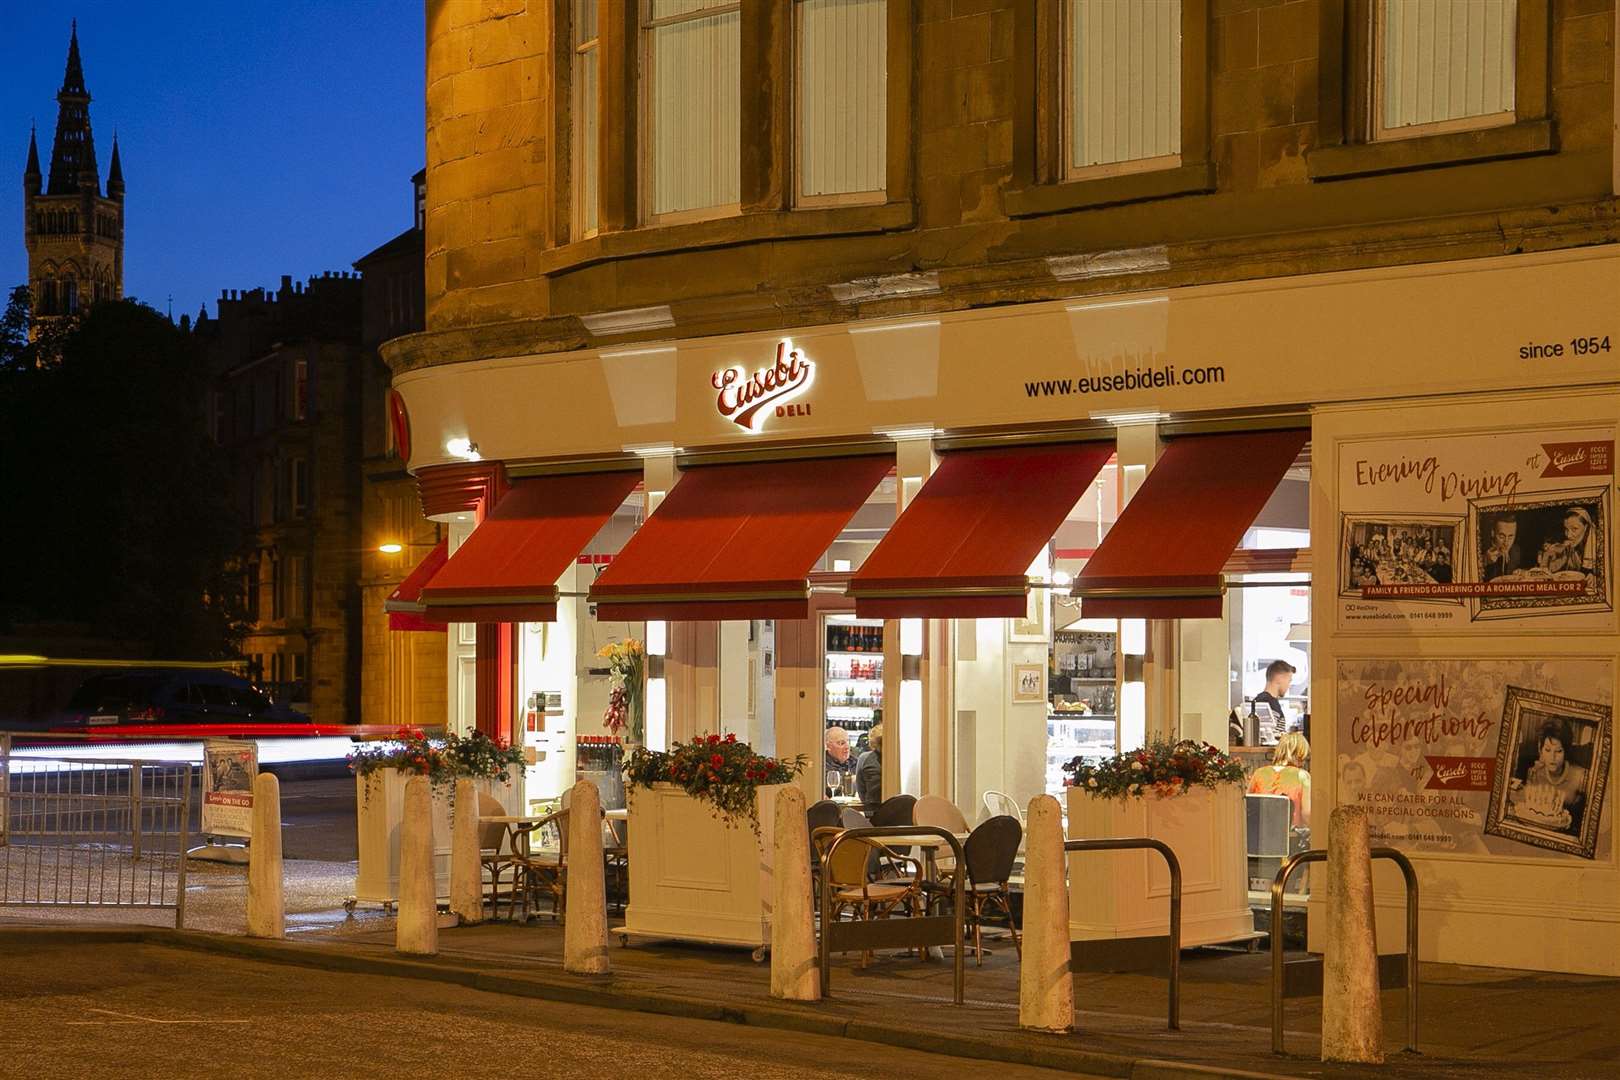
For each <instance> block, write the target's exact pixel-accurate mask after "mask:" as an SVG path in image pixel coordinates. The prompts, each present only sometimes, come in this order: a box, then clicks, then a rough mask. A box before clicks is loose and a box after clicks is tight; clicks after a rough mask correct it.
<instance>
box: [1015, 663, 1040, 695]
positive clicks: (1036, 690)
mask: <svg viewBox="0 0 1620 1080" xmlns="http://www.w3.org/2000/svg"><path fill="white" fill-rule="evenodd" d="M1012 699H1013V704H1014V705H1030V704H1034V703H1035V702H1038V701H1045V700H1046V665H1045V664H1014V665H1013V682H1012Z"/></svg>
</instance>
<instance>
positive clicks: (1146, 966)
mask: <svg viewBox="0 0 1620 1080" xmlns="http://www.w3.org/2000/svg"><path fill="white" fill-rule="evenodd" d="M1148 849H1151V850H1153V851H1157V852H1158V853H1159V854H1160V855H1163V856H1164V863H1165V865H1166V866H1167V867H1169V869H1170V932H1169V933H1168V934H1155V935H1151V936H1146V937H1129V938H1097V939H1093V940H1088V941H1071V942H1069V971H1070V973H1071V974H1072V973H1074V972H1082V971H1093V972H1094V971H1150V972H1152V973H1154V974H1158V973H1160V972H1161V971H1162V972H1163V973H1164V974H1166V975H1167V976H1168V977H1169V979H1170V1004H1169V1007H1168V1008H1167V1010H1166V1011H1167V1013H1168V1026H1169V1028H1170V1030H1171V1031H1180V1030H1181V860H1180V859H1177V858H1176V853H1175V852H1174V851H1171V850H1170V846H1169V845H1168V844H1165V843H1163V842H1162V841H1159V840H1154V839H1152V838H1150V837H1146V836H1132V837H1122V838H1119V839H1112V840H1068V841H1065V842H1064V844H1063V852H1064V854H1065V855H1067V854H1068V853H1069V852H1071V851H1133V850H1148ZM1160 956H1163V957H1165V961H1166V963H1165V966H1162V967H1161V966H1160V964H1159V963H1158V962H1157V957H1160Z"/></svg>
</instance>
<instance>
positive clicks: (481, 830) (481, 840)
mask: <svg viewBox="0 0 1620 1080" xmlns="http://www.w3.org/2000/svg"><path fill="white" fill-rule="evenodd" d="M505 813H506V807H504V806H502V805H501V803H500V800H499V799H497V798H495V796H493V795H491V794H489V793H488V792H482V791H481V792H479V793H478V816H479V817H500V816H502V815H503V814H505ZM478 863H479V867H480V868H481V869H482V870H483V872H484V873H486V874H488V875H489V908H490V914H491V915H492V916H493V917H495V918H499V917H500V913H501V897H500V893H501V882H502V879H503V878H506V877H510V881H509V882H508V883H507V891H506V899H507V904H508V911H515V910H516V909H517V903H518V894H519V892H520V890H521V887H522V885H521V878H522V876H523V870H522V867H521V866H520V865H519V860H518V852H517V848H516V846H515V843H514V838H513V835H512V831H511V830H510V829H508V828H507V827H506V825H504V824H503V823H501V822H499V821H491V822H489V823H487V824H483V823H481V824H480V825H479V826H478Z"/></svg>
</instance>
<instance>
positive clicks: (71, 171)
mask: <svg viewBox="0 0 1620 1080" xmlns="http://www.w3.org/2000/svg"><path fill="white" fill-rule="evenodd" d="M56 102H57V115H56V139H55V141H54V142H53V143H52V144H51V169H50V174H49V179H47V178H46V175H45V174H44V173H42V172H41V171H40V168H39V146H38V143H37V141H36V139H35V135H34V133H33V132H29V134H28V164H27V166H26V167H25V168H24V170H23V241H24V243H25V244H26V245H27V247H28V289H29V293H30V296H31V297H32V300H33V325H32V327H31V332H32V333H37V332H38V330H39V328H40V327H41V326H42V325H44V324H46V323H48V322H50V321H51V320H53V319H59V318H62V317H63V316H67V315H73V314H76V313H77V312H78V311H80V310H81V309H83V308H85V307H88V306H89V305H90V304H92V303H95V302H96V301H98V300H116V299H118V298H119V297H121V296H123V295H124V169H123V164H122V162H120V161H119V159H118V139H117V136H114V138H113V144H112V161H111V164H110V165H109V166H108V168H107V188H106V195H105V196H104V195H103V194H102V187H101V173H100V171H99V170H98V169H97V167H96V141H95V137H94V135H92V134H91V131H90V91H89V90H87V89H85V84H84V65H83V63H82V62H81V61H80V59H79V28H78V24H77V23H75V24H74V26H73V30H72V34H71V36H70V37H69V39H68V55H67V70H66V71H65V72H64V73H63V75H62V88H61V89H60V90H58V91H57V93H56Z"/></svg>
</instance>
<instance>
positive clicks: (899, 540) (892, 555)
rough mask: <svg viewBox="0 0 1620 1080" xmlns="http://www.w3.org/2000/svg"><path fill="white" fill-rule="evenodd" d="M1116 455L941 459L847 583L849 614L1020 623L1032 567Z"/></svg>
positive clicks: (1097, 449)
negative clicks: (1014, 620) (851, 609)
mask: <svg viewBox="0 0 1620 1080" xmlns="http://www.w3.org/2000/svg"><path fill="white" fill-rule="evenodd" d="M1113 452H1114V446H1113V444H1112V443H1060V444H1054V445H1050V446H1018V447H1006V448H998V449H994V450H958V451H954V452H952V453H948V454H946V455H944V457H943V458H942V459H941V461H940V463H939V468H937V469H935V470H934V474H933V475H932V476H930V477H929V478H928V481H927V482H926V483H925V484H923V486H922V490H921V491H919V492H918V493H917V495H916V497H915V498H914V499H912V500H911V505H910V506H908V507H906V510H905V512H904V513H903V514H901V515H900V518H899V520H897V521H896V522H895V523H894V526H893V527H892V528H891V529H889V534H888V535H887V536H885V537H884V538H883V542H882V543H880V544H878V546H877V547H876V548H875V549H873V551H872V553H871V554H870V555H868V556H867V557H866V562H865V563H864V564H862V566H861V569H860V571H859V572H858V573H857V574H856V575H855V576H854V578H852V579H851V580H850V583H849V587H848V590H847V591H848V593H849V595H850V596H852V597H854V598H855V611H856V613H857V614H859V615H863V616H874V617H881V618H891V619H893V618H1007V617H1011V618H1016V617H1020V616H1022V615H1023V614H1024V613H1025V611H1026V610H1027V605H1028V594H1029V579H1028V576H1027V575H1028V572H1029V566H1030V563H1032V562H1033V561H1034V560H1035V556H1036V555H1037V554H1039V553H1040V550H1041V548H1042V547H1043V546H1044V545H1045V544H1046V543H1047V541H1049V540H1051V539H1052V537H1053V535H1055V534H1056V533H1057V530H1058V526H1059V525H1061V524H1062V523H1063V519H1064V518H1065V517H1066V516H1067V515H1068V513H1069V511H1070V510H1071V509H1073V507H1074V504H1075V503H1077V502H1079V501H1080V496H1081V495H1083V494H1085V491H1086V488H1087V487H1088V486H1089V485H1090V484H1091V481H1092V480H1093V479H1095V478H1096V476H1097V472H1098V470H1100V469H1101V468H1102V467H1103V465H1105V464H1106V463H1107V461H1108V458H1109V456H1110V455H1111V454H1112V453H1113Z"/></svg>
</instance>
